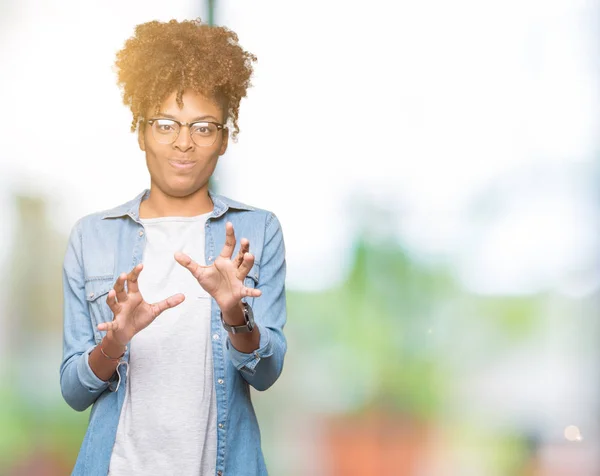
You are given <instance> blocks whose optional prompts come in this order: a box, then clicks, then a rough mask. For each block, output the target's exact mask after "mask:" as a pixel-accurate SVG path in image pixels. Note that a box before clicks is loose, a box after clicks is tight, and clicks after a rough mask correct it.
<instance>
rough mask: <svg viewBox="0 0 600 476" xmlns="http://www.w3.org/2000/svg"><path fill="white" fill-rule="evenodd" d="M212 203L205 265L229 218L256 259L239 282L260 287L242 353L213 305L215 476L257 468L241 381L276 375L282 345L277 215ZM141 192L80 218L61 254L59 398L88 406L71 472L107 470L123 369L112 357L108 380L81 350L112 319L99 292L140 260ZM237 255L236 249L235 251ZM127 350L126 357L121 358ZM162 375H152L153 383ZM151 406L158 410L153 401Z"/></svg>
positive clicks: (270, 379) (260, 470)
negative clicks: (249, 347)
mask: <svg viewBox="0 0 600 476" xmlns="http://www.w3.org/2000/svg"><path fill="white" fill-rule="evenodd" d="M209 194H210V197H211V199H212V201H213V204H214V209H213V211H212V213H211V215H210V217H209V219H208V220H207V223H206V247H205V257H206V263H207V264H210V263H213V262H214V260H215V258H216V257H217V256H218V255H219V253H220V252H221V249H222V247H223V244H224V242H225V223H226V222H227V221H231V222H232V223H233V226H234V230H235V234H236V238H237V239H238V244H237V245H236V250H235V251H234V253H237V252H238V249H239V240H240V238H242V237H245V238H248V240H249V241H250V250H251V252H252V254H253V255H254V257H255V263H254V266H253V267H252V269H251V270H250V272H249V273H248V276H247V277H246V278H245V282H244V284H245V285H246V286H248V287H257V288H258V289H260V290H261V291H262V295H261V296H260V297H258V298H247V302H248V304H250V305H251V306H252V308H253V310H254V318H255V322H256V325H257V327H258V329H259V331H260V346H259V348H258V349H257V350H256V351H254V352H252V353H249V354H246V353H243V352H239V351H238V350H236V349H235V348H234V347H233V345H231V342H230V341H229V336H228V334H227V332H226V331H225V330H224V329H223V327H222V325H221V321H220V310H219V308H218V306H217V303H216V302H215V300H214V299H213V300H212V306H211V333H212V350H213V361H214V382H215V389H216V395H217V462H216V475H217V476H222V475H231V476H244V475H249V476H250V475H252V476H254V475H265V474H267V469H266V467H265V463H264V459H263V455H262V451H261V446H260V431H259V428H258V422H257V419H256V415H255V413H254V409H253V406H252V402H251V401H250V389H249V385H252V386H253V387H254V388H255V389H257V390H266V389H267V388H269V387H270V386H271V385H273V383H274V382H275V381H276V380H277V378H278V377H279V375H280V374H281V370H282V368H283V360H284V356H285V353H286V349H287V344H286V339H285V337H284V335H283V327H284V324H285V321H286V299H285V272H286V264H285V247H284V242H283V234H282V231H281V226H280V223H279V221H278V219H277V217H276V216H275V215H274V214H273V213H270V212H268V211H265V210H261V209H257V208H254V207H250V206H247V205H244V204H241V203H238V202H234V201H232V200H230V199H227V198H225V197H223V196H220V195H216V194H213V193H212V192H209ZM148 196H149V191H148V190H145V191H144V192H142V193H141V194H140V195H138V196H137V197H136V198H135V199H133V200H132V201H130V202H127V203H125V204H123V205H121V206H119V207H117V208H114V209H112V210H109V211H106V212H100V213H95V214H92V215H89V216H86V217H84V218H82V219H80V220H79V221H78V222H77V223H76V224H75V226H74V227H73V230H72V232H71V236H70V239H69V245H68V248H67V252H66V255H65V260H64V268H63V292H64V340H63V360H62V364H61V366H60V385H61V390H62V394H63V397H64V399H65V400H66V401H67V403H68V404H69V405H70V406H71V407H73V408H74V409H75V410H78V411H83V410H85V409H87V408H88V407H89V406H90V405H93V406H92V411H91V413H90V418H89V424H88V428H87V432H86V434H85V437H84V440H83V443H82V446H81V449H80V451H79V456H78V457H77V462H76V463H75V468H74V470H73V473H72V474H73V475H76V476H79V475H81V476H84V475H85V476H96V475H97V476H100V475H102V476H105V475H106V474H107V473H108V467H109V463H110V458H111V454H112V449H113V445H114V442H115V437H116V431H117V426H118V424H119V416H120V414H121V408H122V406H123V401H124V398H125V389H126V385H125V384H126V379H127V372H126V371H125V370H126V369H125V367H126V366H125V365H119V367H118V368H117V372H115V375H114V376H113V377H112V378H111V379H110V380H109V381H108V382H104V381H102V380H100V379H99V378H98V377H97V376H96V375H95V374H94V373H93V371H92V370H91V369H90V366H89V363H88V356H89V353H90V352H91V351H92V350H93V348H94V347H95V346H96V345H97V344H98V343H99V342H100V340H101V339H102V337H103V335H104V334H105V333H104V332H100V331H98V329H97V325H98V324H99V323H101V322H105V321H109V320H112V318H113V314H112V311H111V310H110V308H109V307H108V304H107V303H106V296H107V294H108V292H109V291H110V289H111V288H112V287H113V285H114V283H115V281H116V279H117V277H118V275H119V274H120V273H122V272H129V271H130V270H131V269H132V268H133V267H134V266H135V265H137V264H138V263H140V262H141V261H142V258H143V252H144V246H145V232H144V227H143V225H142V224H141V222H140V218H139V209H140V203H141V201H142V200H144V199H146V198H147V197H148ZM234 256H235V254H234ZM128 359H129V351H128V350H127V351H126V353H125V356H124V357H123V360H124V361H126V362H127V361H128ZM159 384H160V382H157V385H159ZM157 410H159V409H157Z"/></svg>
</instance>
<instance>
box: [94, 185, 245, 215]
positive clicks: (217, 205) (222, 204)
mask: <svg viewBox="0 0 600 476" xmlns="http://www.w3.org/2000/svg"><path fill="white" fill-rule="evenodd" d="M149 196H150V190H149V189H146V190H144V191H143V192H142V193H140V194H139V195H138V196H136V197H135V198H134V199H133V200H130V201H128V202H126V203H124V204H122V205H119V206H118V207H115V208H112V209H110V210H107V211H106V212H104V213H103V214H102V219H103V220H104V219H105V218H119V217H124V216H130V217H131V218H133V220H135V221H139V219H140V204H141V203H142V201H144V200H146V199H147V198H148V197H149ZM208 196H209V197H210V199H211V200H212V202H213V205H214V208H213V211H212V214H211V217H215V218H218V217H220V216H221V215H223V214H224V213H225V212H226V211H227V210H228V209H230V208H233V209H236V210H255V208H254V207H251V206H249V205H245V204H244V203H240V202H236V201H235V200H231V199H230V198H227V197H224V196H223V195H217V194H215V193H213V192H211V191H210V190H209V191H208Z"/></svg>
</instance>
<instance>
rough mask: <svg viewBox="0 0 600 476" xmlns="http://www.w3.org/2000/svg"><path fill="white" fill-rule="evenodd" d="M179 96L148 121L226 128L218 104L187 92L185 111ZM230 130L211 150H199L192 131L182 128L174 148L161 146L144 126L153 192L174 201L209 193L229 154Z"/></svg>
mask: <svg viewBox="0 0 600 476" xmlns="http://www.w3.org/2000/svg"><path fill="white" fill-rule="evenodd" d="M176 97H177V94H176V93H173V94H171V95H170V96H169V97H168V98H167V99H166V100H165V101H164V102H163V103H162V104H161V106H160V109H159V112H158V113H154V110H153V109H152V110H150V111H149V115H147V116H146V118H147V119H156V118H167V119H175V120H177V121H179V122H186V123H190V122H195V121H213V122H218V123H220V124H223V121H224V113H223V108H222V107H221V106H220V105H219V104H218V103H217V102H216V101H214V100H211V99H209V98H207V97H205V96H202V95H200V94H197V93H195V92H193V91H185V92H184V94H183V97H182V100H183V108H182V109H180V108H179V106H178V105H177V102H176ZM227 141H228V134H227V131H226V130H220V131H219V132H218V133H217V139H216V140H215V142H214V144H213V145H211V146H198V145H196V144H195V143H194V141H192V138H191V137H190V131H189V128H188V127H182V128H181V130H180V132H179V136H178V137H177V139H176V140H175V142H173V143H172V144H162V143H160V142H157V141H156V139H155V138H154V136H153V134H152V127H151V126H150V125H149V124H142V125H141V126H140V130H139V133H138V142H139V144H140V148H141V149H142V150H143V151H145V152H146V164H147V166H148V171H149V172H150V179H151V183H152V189H153V190H156V189H158V190H159V191H160V192H162V193H163V194H165V195H167V196H171V197H187V196H189V195H192V194H194V193H197V192H199V191H202V190H206V189H208V180H209V178H210V176H211V175H212V173H213V172H214V170H215V167H216V165H217V161H218V159H219V157H220V156H221V155H223V154H224V153H225V151H226V150H227Z"/></svg>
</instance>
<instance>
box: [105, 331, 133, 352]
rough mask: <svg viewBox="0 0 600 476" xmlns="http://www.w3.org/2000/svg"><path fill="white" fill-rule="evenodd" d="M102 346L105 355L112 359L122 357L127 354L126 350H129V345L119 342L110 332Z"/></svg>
mask: <svg viewBox="0 0 600 476" xmlns="http://www.w3.org/2000/svg"><path fill="white" fill-rule="evenodd" d="M100 345H101V346H102V350H103V351H104V353H106V354H107V355H109V356H111V357H117V356H119V355H122V354H123V353H124V352H125V349H127V345H126V344H121V343H120V342H119V341H117V340H116V339H115V337H114V336H113V335H112V332H110V331H109V332H108V333H107V334H106V335H105V336H104V338H103V339H102V341H101V342H100Z"/></svg>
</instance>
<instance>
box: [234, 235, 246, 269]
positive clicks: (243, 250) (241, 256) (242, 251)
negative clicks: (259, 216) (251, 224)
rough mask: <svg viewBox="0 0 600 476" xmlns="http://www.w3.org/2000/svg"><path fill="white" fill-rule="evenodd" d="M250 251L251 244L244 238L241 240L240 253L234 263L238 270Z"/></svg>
mask: <svg viewBox="0 0 600 476" xmlns="http://www.w3.org/2000/svg"><path fill="white" fill-rule="evenodd" d="M248 251H250V242H249V241H248V240H247V239H246V238H242V239H241V240H240V251H239V253H238V254H237V256H236V257H235V260H234V261H233V263H234V264H235V267H236V268H239V267H240V266H241V264H242V261H243V260H244V255H245V254H246V253H248Z"/></svg>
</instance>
